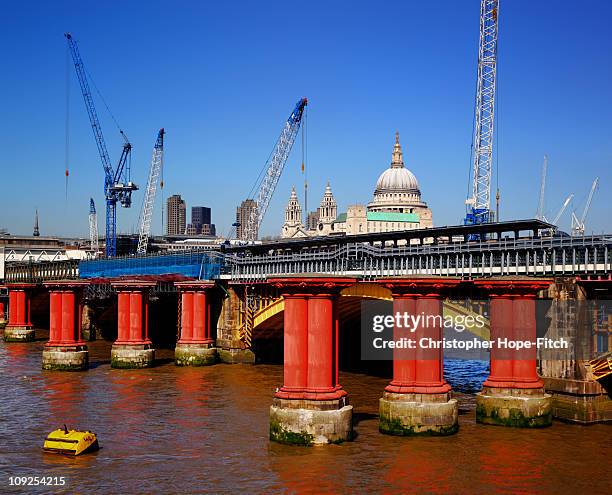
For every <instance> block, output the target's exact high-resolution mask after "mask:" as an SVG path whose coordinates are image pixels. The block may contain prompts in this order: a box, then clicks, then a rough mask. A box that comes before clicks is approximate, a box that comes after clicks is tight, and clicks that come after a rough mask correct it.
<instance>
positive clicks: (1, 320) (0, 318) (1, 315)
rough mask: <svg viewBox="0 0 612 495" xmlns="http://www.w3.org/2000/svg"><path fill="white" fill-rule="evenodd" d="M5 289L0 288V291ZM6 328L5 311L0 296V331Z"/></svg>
mask: <svg viewBox="0 0 612 495" xmlns="http://www.w3.org/2000/svg"><path fill="white" fill-rule="evenodd" d="M5 288H6V287H3V286H0V289H5ZM5 326H6V309H5V307H4V297H2V296H1V295H0V330H2V329H3V328H4V327H5Z"/></svg>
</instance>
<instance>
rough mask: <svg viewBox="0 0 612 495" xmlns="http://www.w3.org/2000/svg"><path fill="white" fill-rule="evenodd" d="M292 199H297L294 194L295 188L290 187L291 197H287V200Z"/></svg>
mask: <svg viewBox="0 0 612 495" xmlns="http://www.w3.org/2000/svg"><path fill="white" fill-rule="evenodd" d="M292 199H297V193H296V192H295V186H291V196H290V197H289V200H292Z"/></svg>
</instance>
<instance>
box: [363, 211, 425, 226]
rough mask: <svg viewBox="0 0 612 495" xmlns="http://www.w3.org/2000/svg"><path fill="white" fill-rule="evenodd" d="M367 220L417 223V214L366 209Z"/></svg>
mask: <svg viewBox="0 0 612 495" xmlns="http://www.w3.org/2000/svg"><path fill="white" fill-rule="evenodd" d="M368 221H374V222H408V223H419V216H418V215H417V214H416V213H399V212H396V211H368Z"/></svg>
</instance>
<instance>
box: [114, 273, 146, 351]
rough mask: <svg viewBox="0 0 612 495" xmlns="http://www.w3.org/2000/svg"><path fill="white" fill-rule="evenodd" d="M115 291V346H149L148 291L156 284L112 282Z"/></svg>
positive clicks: (139, 281)
mask: <svg viewBox="0 0 612 495" xmlns="http://www.w3.org/2000/svg"><path fill="white" fill-rule="evenodd" d="M111 285H112V287H114V288H115V289H116V290H117V311H118V314H117V324H118V328H117V340H116V341H115V344H116V345H139V346H140V345H150V344H151V341H150V340H149V328H148V316H149V290H150V289H151V288H152V287H155V285H156V282H149V281H142V280H126V281H120V282H112V283H111Z"/></svg>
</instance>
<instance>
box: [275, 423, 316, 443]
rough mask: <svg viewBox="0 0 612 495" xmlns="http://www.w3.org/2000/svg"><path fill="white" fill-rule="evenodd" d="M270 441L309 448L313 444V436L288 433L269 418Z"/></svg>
mask: <svg viewBox="0 0 612 495" xmlns="http://www.w3.org/2000/svg"><path fill="white" fill-rule="evenodd" d="M270 440H272V441H274V442H278V443H284V444H287V445H301V446H304V447H310V446H311V445H313V443H314V435H311V434H310V433H307V432H305V431H300V432H295V431H290V430H288V429H286V428H283V427H282V426H281V425H280V424H279V422H278V421H275V420H274V419H272V418H270Z"/></svg>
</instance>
